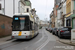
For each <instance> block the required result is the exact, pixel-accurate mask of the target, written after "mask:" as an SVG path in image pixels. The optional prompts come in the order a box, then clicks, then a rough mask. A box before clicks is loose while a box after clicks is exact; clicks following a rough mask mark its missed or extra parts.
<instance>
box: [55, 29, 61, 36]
mask: <svg viewBox="0 0 75 50" xmlns="http://www.w3.org/2000/svg"><path fill="white" fill-rule="evenodd" d="M59 29H60V28H57V29H56V30H55V35H56V36H58V31H59Z"/></svg>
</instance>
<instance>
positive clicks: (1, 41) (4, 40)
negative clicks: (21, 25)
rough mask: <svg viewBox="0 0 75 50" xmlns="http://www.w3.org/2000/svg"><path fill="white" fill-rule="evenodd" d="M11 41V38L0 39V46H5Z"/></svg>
mask: <svg viewBox="0 0 75 50" xmlns="http://www.w3.org/2000/svg"><path fill="white" fill-rule="evenodd" d="M10 40H11V36H7V37H4V38H0V45H2V44H5V43H7V42H9V41H10Z"/></svg>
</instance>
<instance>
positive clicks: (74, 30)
mask: <svg viewBox="0 0 75 50" xmlns="http://www.w3.org/2000/svg"><path fill="white" fill-rule="evenodd" d="M71 41H72V42H73V41H74V42H75V29H72V30H71Z"/></svg>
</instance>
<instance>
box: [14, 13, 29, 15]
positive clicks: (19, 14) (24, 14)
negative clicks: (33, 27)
mask: <svg viewBox="0 0 75 50" xmlns="http://www.w3.org/2000/svg"><path fill="white" fill-rule="evenodd" d="M14 15H30V13H15V14H14Z"/></svg>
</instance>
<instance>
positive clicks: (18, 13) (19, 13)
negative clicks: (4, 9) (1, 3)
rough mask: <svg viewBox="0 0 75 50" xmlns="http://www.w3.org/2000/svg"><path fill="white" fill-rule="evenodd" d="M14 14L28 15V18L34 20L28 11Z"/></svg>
mask: <svg viewBox="0 0 75 50" xmlns="http://www.w3.org/2000/svg"><path fill="white" fill-rule="evenodd" d="M15 15H28V16H29V18H30V20H31V21H34V18H33V16H32V15H31V14H30V13H15V14H14V16H15Z"/></svg>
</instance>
